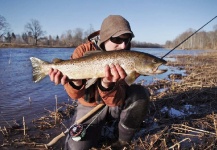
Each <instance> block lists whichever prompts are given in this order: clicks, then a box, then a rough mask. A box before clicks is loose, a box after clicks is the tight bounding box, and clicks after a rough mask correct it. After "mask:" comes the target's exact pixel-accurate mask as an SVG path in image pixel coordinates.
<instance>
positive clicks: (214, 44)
mask: <svg viewBox="0 0 217 150" xmlns="http://www.w3.org/2000/svg"><path fill="white" fill-rule="evenodd" d="M195 31H196V30H194V29H191V28H190V29H188V30H186V31H185V32H183V33H182V34H180V35H179V36H177V37H176V38H175V39H174V40H173V41H166V43H165V47H167V48H174V47H175V46H177V45H178V44H179V43H181V42H182V41H184V40H185V39H186V38H187V37H189V36H190V35H191V34H193V33H194V32H195ZM178 48H179V49H215V50H217V25H214V27H213V31H209V32H205V31H200V32H198V33H196V34H195V35H193V36H192V37H190V38H189V39H188V40H187V41H185V42H184V43H183V44H181V45H180V46H179V47H178Z"/></svg>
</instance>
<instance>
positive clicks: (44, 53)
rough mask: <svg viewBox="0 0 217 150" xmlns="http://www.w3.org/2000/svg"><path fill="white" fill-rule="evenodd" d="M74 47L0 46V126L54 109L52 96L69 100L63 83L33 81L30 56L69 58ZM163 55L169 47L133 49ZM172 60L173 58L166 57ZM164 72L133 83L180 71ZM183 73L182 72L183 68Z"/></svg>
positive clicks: (29, 119)
mask: <svg viewBox="0 0 217 150" xmlns="http://www.w3.org/2000/svg"><path fill="white" fill-rule="evenodd" d="M73 50H74V49H73V48H0V126H5V125H6V126H8V125H7V123H9V124H10V122H11V121H13V120H16V121H18V122H21V121H22V119H23V117H25V120H26V122H27V123H29V122H31V121H32V120H33V119H34V118H39V117H40V116H42V115H44V114H46V113H47V111H46V110H45V109H48V110H52V111H53V110H55V103H56V100H55V95H56V96H57V99H58V103H61V102H69V101H71V99H70V98H69V97H68V95H67V94H66V92H65V91H64V88H63V86H62V85H57V86H55V85H54V83H52V82H50V80H49V78H48V77H46V78H45V79H44V80H42V81H41V82H39V83H34V82H33V81H32V66H31V63H30V60H29V58H30V57H32V56H34V57H38V58H40V59H42V60H46V61H49V62H50V61H52V60H53V59H54V58H60V59H69V58H70V55H71V54H72V52H73ZM133 50H138V51H143V52H146V53H150V54H153V55H155V56H158V57H162V56H163V55H164V54H166V53H167V52H168V51H169V50H166V49H160V48H158V49H151V48H150V49H144V48H133ZM203 52H204V51H203V50H175V51H173V52H172V53H171V54H170V55H169V56H176V55H180V54H181V55H182V54H190V55H195V54H198V53H203ZM165 59H166V60H168V59H170V60H171V59H173V58H168V57H166V58H165ZM164 68H167V69H168V72H167V73H164V74H162V75H157V76H154V77H153V76H146V77H142V76H140V77H139V78H138V79H137V80H136V81H135V82H139V81H140V80H145V83H146V84H148V83H151V82H152V81H153V79H154V78H159V79H163V78H166V77H167V76H168V74H170V73H174V72H176V73H177V72H180V71H179V70H176V69H175V68H171V67H167V66H166V67H164ZM182 73H184V72H183V71H182Z"/></svg>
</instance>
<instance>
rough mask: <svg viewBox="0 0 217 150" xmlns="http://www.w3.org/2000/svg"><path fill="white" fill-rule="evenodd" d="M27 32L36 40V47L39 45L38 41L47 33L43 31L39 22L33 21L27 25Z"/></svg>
mask: <svg viewBox="0 0 217 150" xmlns="http://www.w3.org/2000/svg"><path fill="white" fill-rule="evenodd" d="M25 30H26V32H27V33H31V34H32V36H33V38H34V40H35V45H37V44H38V40H39V38H40V37H41V36H43V35H44V33H45V31H43V30H42V27H41V25H40V23H39V21H38V20H34V19H32V20H31V22H29V23H27V24H26V25H25Z"/></svg>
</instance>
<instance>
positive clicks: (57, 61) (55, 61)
mask: <svg viewBox="0 0 217 150" xmlns="http://www.w3.org/2000/svg"><path fill="white" fill-rule="evenodd" d="M62 61H64V60H62V59H59V58H54V59H53V61H52V62H53V63H54V64H57V63H60V62H62Z"/></svg>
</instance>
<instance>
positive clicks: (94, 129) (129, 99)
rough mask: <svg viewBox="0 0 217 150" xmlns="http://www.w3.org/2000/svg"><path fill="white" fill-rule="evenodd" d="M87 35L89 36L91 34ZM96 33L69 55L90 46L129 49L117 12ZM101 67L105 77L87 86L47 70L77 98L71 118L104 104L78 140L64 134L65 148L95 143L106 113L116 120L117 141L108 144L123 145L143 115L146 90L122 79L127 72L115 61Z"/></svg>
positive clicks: (124, 25)
mask: <svg viewBox="0 0 217 150" xmlns="http://www.w3.org/2000/svg"><path fill="white" fill-rule="evenodd" d="M96 33H97V32H96ZM91 36H92V35H91ZM91 36H90V37H89V39H90V38H92V37H91ZM93 36H95V34H93ZM97 37H98V36H96V37H95V38H92V40H89V41H88V42H87V43H85V44H82V45H80V46H78V47H77V48H76V49H75V51H74V53H73V55H72V56H71V58H72V59H76V58H79V57H83V55H84V53H85V52H87V51H94V50H101V51H102V52H103V51H113V50H130V47H131V44H130V42H131V39H132V38H133V37H134V34H133V32H132V31H131V28H130V24H129V22H128V21H127V20H126V19H125V18H123V17H122V16H119V15H110V16H108V17H107V18H105V19H104V21H103V22H102V25H101V29H100V32H99V37H100V38H97ZM102 69H104V70H105V77H104V78H101V79H97V81H96V82H95V83H93V84H92V85H91V86H90V87H88V88H87V89H86V88H85V84H86V82H87V80H69V79H68V77H67V76H65V75H63V74H62V73H61V72H60V71H58V70H54V69H51V70H50V73H49V76H50V79H51V81H53V82H54V83H55V84H60V83H61V84H62V85H64V88H65V90H66V92H67V93H68V95H69V96H70V97H71V98H72V99H78V107H77V111H76V119H75V120H78V119H80V118H81V117H82V116H83V115H85V114H86V113H88V112H89V111H90V110H91V109H93V107H95V106H97V105H98V104H100V103H104V104H105V105H106V107H105V109H104V110H103V112H102V113H100V115H99V116H97V119H95V120H93V118H90V119H88V120H87V121H86V122H85V124H87V125H88V124H90V123H91V121H93V122H92V123H91V126H90V127H89V128H88V129H87V131H86V135H85V136H84V137H83V138H82V139H81V140H80V141H74V140H73V139H72V138H71V137H70V136H68V137H67V138H66V147H65V149H72V150H80V149H85V150H86V149H90V148H91V147H94V146H97V142H98V140H99V138H100V134H101V129H102V126H103V124H104V123H105V122H106V121H107V119H108V118H110V117H112V118H115V119H118V121H119V123H118V134H119V138H118V141H117V142H115V143H114V144H112V148H113V149H119V148H121V147H124V146H125V145H126V144H127V143H129V142H130V141H131V140H132V138H133V136H134V134H135V132H136V131H137V130H138V129H139V127H140V125H141V123H142V121H143V119H144V117H145V115H146V112H147V109H148V103H149V93H148V91H147V90H146V89H145V88H144V87H142V86H139V85H131V86H128V85H127V84H126V83H125V81H124V78H125V77H126V76H127V75H126V72H125V71H124V69H123V68H122V67H121V66H120V65H118V64H117V65H114V64H111V65H107V66H105V68H102ZM138 76H139V75H138Z"/></svg>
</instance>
